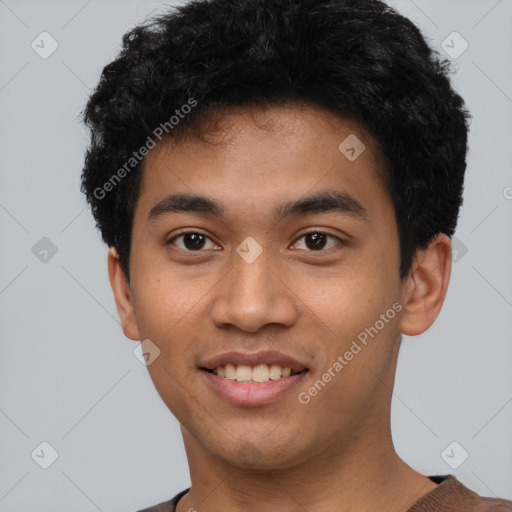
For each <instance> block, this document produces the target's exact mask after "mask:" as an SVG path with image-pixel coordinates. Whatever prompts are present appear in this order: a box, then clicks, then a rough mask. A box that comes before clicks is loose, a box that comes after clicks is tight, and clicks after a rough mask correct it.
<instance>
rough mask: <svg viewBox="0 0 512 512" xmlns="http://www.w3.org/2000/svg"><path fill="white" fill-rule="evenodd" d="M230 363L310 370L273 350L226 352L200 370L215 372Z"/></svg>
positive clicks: (201, 364)
mask: <svg viewBox="0 0 512 512" xmlns="http://www.w3.org/2000/svg"><path fill="white" fill-rule="evenodd" d="M228 363H231V364H234V365H235V366H237V365H240V364H243V365H247V366H251V367H254V366H258V365H260V364H268V365H271V364H278V365H279V366H281V367H282V368H290V369H291V370H292V371H293V372H301V371H303V370H307V369H308V368H307V367H306V366H305V365H303V364H302V363H300V362H299V361H297V360H296V359H294V358H293V357H291V356H288V355H285V354H281V353H280V352H275V351H272V350H267V351H261V352H253V353H250V352H225V353H224V354H219V355H217V356H214V357H212V358H210V359H207V360H206V361H203V362H202V363H200V364H199V367H200V368H203V369H206V370H214V369H215V368H217V367H218V366H226V365H227V364H228Z"/></svg>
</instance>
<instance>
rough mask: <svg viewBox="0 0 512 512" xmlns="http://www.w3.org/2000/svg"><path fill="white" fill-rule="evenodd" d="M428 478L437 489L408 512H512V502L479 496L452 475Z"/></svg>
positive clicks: (426, 495)
mask: <svg viewBox="0 0 512 512" xmlns="http://www.w3.org/2000/svg"><path fill="white" fill-rule="evenodd" d="M430 478H431V480H433V481H434V482H436V483H437V484H438V485H437V487H436V488H435V489H433V490H432V491H430V492H429V493H427V494H425V495H424V496H423V497H422V498H420V500H419V501H417V502H416V503H415V504H414V505H413V506H412V507H411V508H410V509H409V510H408V512H445V511H446V512H512V501H508V500H502V499H499V498H484V497H482V496H479V495H478V494H476V493H475V492H473V491H472V490H470V489H468V488H467V487H466V486H464V485H463V484H462V483H460V482H459V481H458V480H457V479H456V478H455V477H454V476H452V475H447V476H442V477H430Z"/></svg>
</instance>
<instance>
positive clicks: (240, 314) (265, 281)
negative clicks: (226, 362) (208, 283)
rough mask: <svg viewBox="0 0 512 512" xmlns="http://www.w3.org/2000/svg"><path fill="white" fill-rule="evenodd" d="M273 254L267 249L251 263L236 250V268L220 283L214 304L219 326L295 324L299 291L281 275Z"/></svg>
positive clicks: (213, 314) (247, 328) (212, 314)
mask: <svg viewBox="0 0 512 512" xmlns="http://www.w3.org/2000/svg"><path fill="white" fill-rule="evenodd" d="M271 257H272V255H271V254H270V251H269V250H266V251H263V253H262V254H261V255H260V256H259V257H258V258H257V259H256V260H255V261H253V262H251V263H247V262H246V261H244V260H243V259H242V258H240V257H239V256H238V254H234V256H233V260H234V261H233V267H232V270H231V272H229V273H228V274H227V275H226V276H225V278H224V279H223V280H222V282H221V283H219V285H220V286H219V287H218V288H217V290H218V293H217V295H216V296H215V298H214V300H213V301H212V304H211V306H210V317H211V320H212V322H213V323H214V324H215V326H216V327H219V328H224V329H225V328H227V327H228V326H236V327H237V328H238V329H240V330H243V331H246V332H251V333H253V332H257V331H259V330H260V329H261V328H262V327H264V326H266V325H269V324H275V325H279V326H281V327H292V326H293V325H294V324H295V323H296V322H297V319H298V314H299V308H298V307H297V302H296V300H295V295H294V293H293V290H292V289H291V288H290V287H289V286H288V285H287V283H286V279H284V278H283V277H281V276H279V275H278V268H277V266H276V264H274V263H273V262H272V261H271ZM281 275H283V273H282V272H281Z"/></svg>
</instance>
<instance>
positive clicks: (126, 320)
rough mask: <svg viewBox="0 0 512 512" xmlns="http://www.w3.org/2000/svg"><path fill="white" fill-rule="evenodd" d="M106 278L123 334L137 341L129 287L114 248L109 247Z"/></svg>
mask: <svg viewBox="0 0 512 512" xmlns="http://www.w3.org/2000/svg"><path fill="white" fill-rule="evenodd" d="M108 276H109V279H110V286H111V287H112V291H113V293H114V299H115V301H116V307H117V312H118V314H119V318H120V320H121V326H122V328H123V332H124V334H125V336H126V337H127V338H130V339H131V340H139V339H140V336H139V328H138V326H137V321H136V318H135V313H134V310H133V301H132V294H131V290H130V285H129V283H128V280H127V279H126V276H125V275H124V273H123V270H122V268H121V263H120V261H119V255H118V254H117V251H116V250H115V248H114V247H111V248H110V249H109V251H108Z"/></svg>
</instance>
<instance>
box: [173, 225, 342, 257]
mask: <svg viewBox="0 0 512 512" xmlns="http://www.w3.org/2000/svg"><path fill="white" fill-rule="evenodd" d="M312 234H317V235H325V236H326V237H327V238H332V239H334V240H336V241H337V242H338V245H340V246H346V245H348V242H347V241H345V240H343V239H341V238H339V237H337V236H335V235H331V234H330V233H326V232H325V231H320V230H318V229H315V230H311V231H307V232H306V233H302V235H301V236H300V237H299V238H297V239H296V240H295V242H294V244H293V245H295V244H296V243H297V242H298V241H299V240H301V239H302V238H304V237H305V236H307V235H312ZM185 235H202V236H204V237H205V238H207V239H208V240H210V241H212V242H213V240H212V239H211V238H210V237H209V236H207V235H205V234H204V233H201V232H200V231H183V232H181V233H178V234H177V235H174V236H173V237H172V238H171V239H169V240H168V241H167V242H166V243H167V244H174V241H175V240H177V239H178V238H180V237H183V236H185ZM214 243H215V242H214ZM335 248H336V246H334V247H329V248H328V249H323V248H322V249H319V250H316V251H315V250H308V251H307V252H311V253H315V252H319V253H320V252H327V251H330V250H331V249H335ZM178 249H180V250H183V251H186V252H204V250H203V249H202V248H201V249H198V250H197V251H193V250H190V249H186V248H185V249H182V248H181V247H178Z"/></svg>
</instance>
